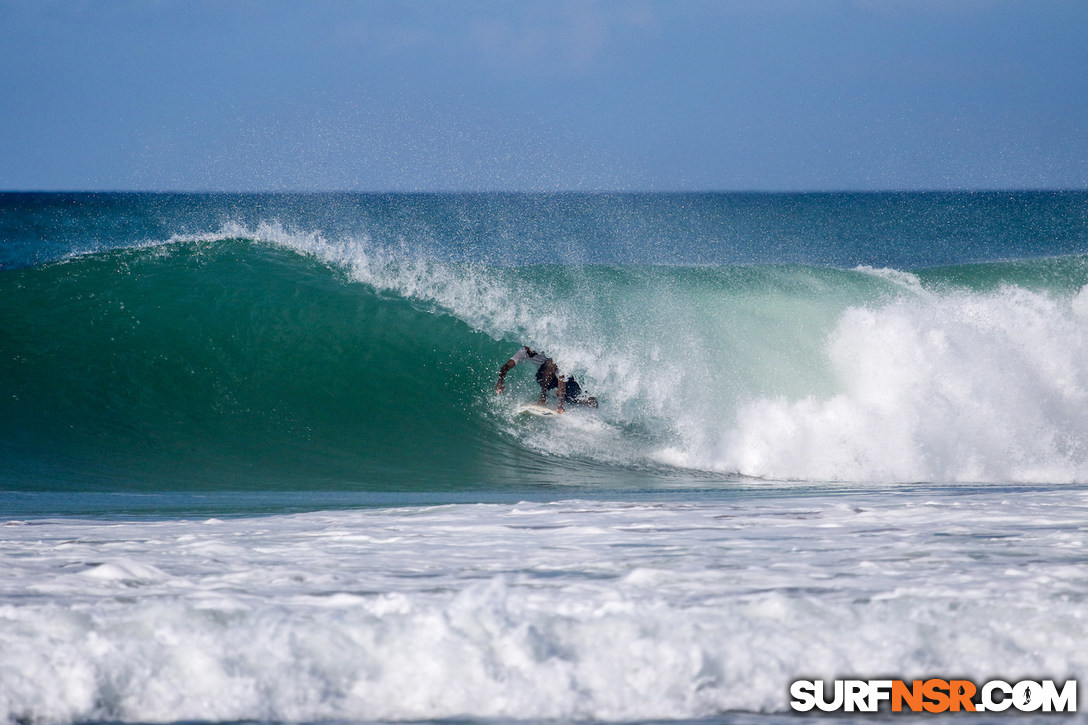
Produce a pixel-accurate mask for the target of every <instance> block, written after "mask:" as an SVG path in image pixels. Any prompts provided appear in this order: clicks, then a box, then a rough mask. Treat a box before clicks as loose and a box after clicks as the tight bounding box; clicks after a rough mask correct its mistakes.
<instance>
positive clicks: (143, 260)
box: [0, 234, 1088, 491]
mask: <svg viewBox="0 0 1088 725" xmlns="http://www.w3.org/2000/svg"><path fill="white" fill-rule="evenodd" d="M1086 270H1088V265H1086V264H1085V260H1084V258H1082V257H1068V258H1061V259H1044V260H1036V261H1021V262H1007V263H991V264H983V265H961V266H957V267H946V268H939V269H931V270H925V271H923V272H919V273H917V274H912V273H904V272H897V271H894V270H880V269H869V268H858V269H854V270H841V269H831V268H823V267H807V266H798V265H778V266H775V265H769V266H717V267H692V266H681V267H668V266H661V267H657V266H645V265H628V266H610V265H570V264H568V265H530V266H522V267H503V266H488V265H482V264H478V263H467V262H454V261H434V260H428V259H426V258H422V257H413V256H411V255H408V254H406V253H403V252H401V251H390V250H389V249H388V248H378V247H372V246H367V245H366V244H365V243H362V242H360V243H350V244H348V243H344V244H338V245H331V244H328V243H326V242H324V241H323V240H322V239H320V238H314V237H312V236H310V237H307V236H305V235H303V236H301V237H299V236H295V237H291V238H289V239H287V240H286V241H284V240H279V239H272V238H269V235H262V234H248V235H241V236H237V237H230V236H224V235H219V236H214V235H213V236H212V237H209V238H206V239H191V240H188V241H185V240H182V241H173V242H171V243H168V244H164V245H158V246H151V247H146V248H130V249H122V250H114V251H107V252H99V253H95V254H91V255H87V256H78V257H74V258H71V259H68V260H66V261H61V262H53V263H48V264H44V265H40V266H33V267H26V268H22V269H12V270H7V271H3V272H0V351H2V352H0V458H2V460H3V464H4V465H3V466H2V467H0V483H3V485H5V486H7V487H14V488H17V489H29V490H39V489H41V490H58V489H66V488H69V489H72V490H77V489H80V488H87V487H94V486H101V487H103V488H107V489H115V488H125V489H136V490H160V489H163V488H172V489H178V488H181V489H193V490H199V489H248V490H264V489H277V488H278V489H298V488H324V489H329V490H363V491H414V490H468V489H473V490H498V491H502V490H512V489H517V488H518V487H524V486H536V485H541V484H544V485H552V484H563V485H568V484H575V485H585V484H590V485H595V484H598V483H606V484H610V485H635V486H640V485H645V484H646V482H647V481H651V482H656V483H660V482H661V480H662V479H665V480H674V479H676V478H677V477H679V478H680V479H683V480H686V481H688V482H689V483H690V482H691V481H693V480H694V481H696V482H698V481H700V480H703V478H702V477H705V476H707V475H710V476H713V477H725V478H726V479H735V477H736V476H737V475H738V474H739V475H742V476H756V477H762V478H775V479H791V480H792V479H801V480H832V481H834V480H874V479H875V480H945V479H954V480H961V479H970V480H981V479H987V480H988V479H990V478H993V479H1004V478H1008V477H1013V478H1016V477H1021V478H1023V477H1025V476H1026V477H1027V480H1036V479H1035V478H1032V477H1033V476H1038V477H1039V479H1041V480H1052V479H1053V480H1080V478H1081V476H1082V473H1083V474H1084V475H1088V459H1086V460H1082V459H1085V455H1084V454H1082V453H1081V452H1080V451H1084V450H1088V445H1082V443H1084V444H1088V441H1081V440H1080V438H1078V437H1077V436H1076V435H1073V434H1070V433H1068V432H1066V431H1069V430H1072V429H1074V428H1076V426H1077V425H1079V423H1078V422H1077V421H1078V420H1079V419H1078V418H1077V415H1078V414H1077V413H1076V412H1075V411H1076V410H1079V408H1077V407H1076V406H1075V405H1074V403H1075V399H1077V395H1079V394H1080V393H1079V392H1078V391H1080V390H1082V389H1088V387H1086V386H1088V367H1086V366H1088V364H1085V363H1082V362H1078V360H1080V359H1081V357H1086V356H1080V355H1079V354H1078V353H1077V350H1079V349H1080V348H1079V347H1078V346H1080V345H1081V343H1082V342H1083V343H1084V344H1085V345H1088V335H1085V334H1084V333H1083V332H1082V329H1083V325H1082V324H1081V323H1080V319H1081V317H1082V316H1083V315H1084V314H1086V313H1088V300H1086V299H1084V294H1083V293H1081V289H1082V288H1083V287H1084V285H1085V284H1088V271H1086ZM1082 308H1084V309H1082ZM1081 338H1085V339H1084V340H1082V339H1081ZM1057 339H1060V340H1061V341H1062V346H1061V347H1057V348H1055V349H1054V350H1053V351H1050V352H1047V345H1050V344H1052V341H1053V340H1057ZM523 343H524V344H529V345H532V346H534V347H537V348H538V349H543V350H545V351H546V352H548V354H550V355H552V356H553V357H554V358H555V359H556V360H557V361H559V363H560V365H561V367H562V368H563V370H564V372H566V373H568V374H573V375H575V376H576V377H577V378H578V380H579V381H580V382H581V383H582V385H583V387H585V388H586V389H587V391H588V392H590V393H591V394H594V395H596V396H597V397H599V398H600V399H601V403H602V405H601V408H600V409H599V410H598V411H594V412H592V413H589V412H586V411H574V412H573V414H572V415H569V416H567V417H566V418H565V419H564V420H563V421H562V422H561V423H560V424H558V425H557V424H554V423H551V422H547V421H539V420H533V421H526V420H523V419H521V418H519V417H518V416H516V415H515V414H514V408H515V406H516V405H517V404H518V403H522V402H526V401H528V400H532V399H534V398H535V397H536V395H537V392H538V390H537V388H536V386H535V383H534V381H533V375H532V371H531V370H526V369H524V368H523V367H519V368H517V369H515V370H514V371H513V372H512V373H511V374H510V375H509V377H508V382H509V389H508V393H507V394H506V395H504V396H501V397H498V396H495V395H494V394H493V392H492V389H493V386H494V381H495V376H496V372H497V370H498V368H499V366H500V365H501V364H502V362H503V361H504V360H506V359H507V358H508V357H510V355H511V354H512V353H513V352H514V350H516V349H517V346H518V345H520V344H523ZM1025 349H1027V350H1028V351H1029V352H1032V354H1036V353H1037V354H1038V355H1041V356H1042V357H1040V358H1039V360H1035V359H1027V358H1025V354H1026V353H1025V352H1024V351H1025ZM980 350H981V351H983V352H984V353H985V355H984V356H983V357H981V358H980V357H979V351H980ZM1066 358H1068V360H1066ZM979 359H982V360H985V361H987V364H988V365H990V368H986V369H978V370H975V372H974V373H973V377H970V378H969V379H967V380H966V382H965V383H964V385H963V386H960V387H956V385H958V383H957V382H956V381H957V380H958V378H957V377H956V376H957V375H958V374H959V373H958V371H961V370H964V369H968V368H970V367H971V366H977V364H978V363H977V361H978V360H979ZM1062 361H1066V362H1062ZM1062 366H1064V367H1062ZM991 368H992V369H991ZM1052 368H1053V369H1052ZM1054 370H1058V371H1059V373H1060V374H1062V375H1065V376H1066V377H1067V378H1068V379H1067V380H1066V379H1063V380H1062V381H1059V382H1061V385H1064V387H1061V386H1059V388H1057V389H1056V391H1055V390H1051V389H1050V388H1048V387H1047V386H1048V385H1051V383H1052V382H1053V381H1054V380H1055V378H1054V376H1055V375H1056V374H1058V373H1055V372H1054ZM1063 371H1064V372H1063ZM882 376H883V377H882ZM1082 378H1083V379H1082ZM991 380H992V381H993V385H992V389H989V388H986V387H985V386H986V385H989V384H990V382H989V381H991ZM920 381H921V382H920ZM1055 384H1056V383H1055ZM964 386H966V387H964ZM971 387H973V388H974V389H972V390H967V388H971ZM1010 391H1012V392H1013V393H1017V395H1018V396H1019V397H1016V396H1014V395H1011V393H1010ZM961 393H962V395H961ZM1048 396H1049V397H1048ZM961 398H962V399H961ZM1035 400H1047V401H1050V402H1049V403H1047V404H1046V405H1045V406H1043V407H1040V408H1039V409H1037V410H1036V409H1035V408H1036V407H1038V406H1035V403H1033V402H1032V401H1035ZM1054 400H1059V403H1053V401H1054ZM949 401H952V402H951V403H950V402H949ZM553 404H554V403H553ZM1040 405H1042V404H1040ZM949 406H951V407H949ZM957 406H958V407H957ZM1033 406H1035V407H1033ZM1047 406H1049V407H1047ZM976 408H978V409H985V410H988V411H990V413H987V415H988V416H989V417H985V416H984V417H985V419H986V420H992V419H994V417H995V416H996V417H997V418H998V419H1006V418H1007V419H1009V420H1019V419H1023V425H1024V426H1028V427H1027V428H1024V429H1023V430H1021V429H1019V428H1016V427H1015V426H1013V427H1012V428H1010V429H1009V430H1008V431H999V433H1000V435H997V434H996V433H995V437H994V438H993V440H989V439H987V440H981V441H980V440H976V439H977V438H979V436H978V435H977V430H976V429H977V426H976V425H975V424H974V423H970V421H973V420H975V417H977V416H976V413H977V412H978V411H977V410H976ZM995 411H996V412H995ZM1071 411H1073V412H1071ZM886 420H890V421H892V422H894V423H895V424H896V425H897V426H900V427H903V428H904V429H905V430H907V431H908V432H907V434H905V435H906V436H907V437H905V438H903V440H901V441H899V444H901V446H902V448H903V452H902V454H901V455H898V456H897V457H888V460H889V461H891V462H890V463H888V464H887V466H885V467H880V466H884V464H885V463H887V461H883V459H881V455H883V452H884V451H885V450H886V444H887V439H888V438H889V437H893V436H894V435H898V434H896V433H894V432H887V433H886V434H878V433H877V432H874V433H872V435H869V433H868V432H869V431H877V430H878V429H879V426H880V425H881V424H882V422H883V421H886ZM931 421H937V422H936V423H932V425H931ZM971 426H974V427H971ZM889 430H890V429H889ZM896 430H898V428H896ZM1038 431H1043V433H1042V434H1039V433H1038ZM825 435H827V436H830V438H828V439H827V440H825V439H824V437H823V436H825ZM880 435H883V436H884V437H883V438H881V437H880ZM1040 436H1044V437H1040ZM1046 436H1049V437H1046ZM983 437H984V436H983ZM961 439H962V440H961ZM949 441H960V442H959V443H958V444H957V445H959V446H960V447H959V448H955V447H951V448H949V447H948V445H946V444H948V442H949ZM946 448H947V450H946ZM840 449H841V450H840ZM1001 451H1007V452H1008V453H1007V454H1005V453H1001ZM1002 455H1007V456H1008V457H1009V458H1008V461H1009V462H1008V465H1007V466H1004V464H1001V465H998V466H996V467H993V468H992V470H991V469H985V468H982V469H978V468H962V469H961V467H958V466H959V464H960V463H961V462H963V461H971V460H974V459H975V458H977V459H980V460H983V461H985V460H990V459H999V460H1004V459H1002V458H1001V456H1002ZM972 457H974V458H972ZM870 459H871V460H870ZM880 461H882V462H880ZM933 461H936V462H937V464H934V465H932V467H930V468H927V467H926V466H928V465H930V464H931V463H932V462H933ZM1018 461H1021V462H1022V461H1027V462H1028V463H1030V464H1031V467H1030V468H1025V469H1024V470H1025V471H1027V473H1020V472H1019V471H1020V468H1017V465H1019V464H1018V463H1017V462H1018ZM876 462H880V466H878V465H877V463H876ZM897 466H898V467H897ZM1002 466H1004V467H1002ZM1039 471H1042V473H1038V472H1039ZM973 477H975V478H973Z"/></svg>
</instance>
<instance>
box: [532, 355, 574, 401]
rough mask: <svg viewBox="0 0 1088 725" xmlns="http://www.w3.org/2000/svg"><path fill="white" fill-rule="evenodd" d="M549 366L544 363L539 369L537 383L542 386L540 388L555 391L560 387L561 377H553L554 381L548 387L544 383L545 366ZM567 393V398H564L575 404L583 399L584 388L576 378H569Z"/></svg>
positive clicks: (549, 382) (550, 381)
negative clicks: (579, 399)
mask: <svg viewBox="0 0 1088 725" xmlns="http://www.w3.org/2000/svg"><path fill="white" fill-rule="evenodd" d="M547 364H548V363H543V364H542V365H541V366H540V367H539V368H537V371H536V382H537V384H539V385H540V387H542V388H544V389H545V390H555V389H556V388H558V387H559V376H558V375H552V379H551V380H549V381H548V383H547V384H546V385H545V383H544V365H547ZM566 392H567V394H566V395H565V396H563V397H564V398H565V399H566V400H567V401H569V402H571V403H573V402H575V401H576V400H577V399H578V398H580V397H582V386H581V385H579V384H578V381H577V380H575V379H574V378H567V391H566Z"/></svg>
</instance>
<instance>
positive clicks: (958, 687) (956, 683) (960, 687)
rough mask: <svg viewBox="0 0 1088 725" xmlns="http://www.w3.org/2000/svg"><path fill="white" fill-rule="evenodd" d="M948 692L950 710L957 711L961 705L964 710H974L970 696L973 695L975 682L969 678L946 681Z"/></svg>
mask: <svg viewBox="0 0 1088 725" xmlns="http://www.w3.org/2000/svg"><path fill="white" fill-rule="evenodd" d="M948 692H949V694H950V695H951V698H950V699H951V709H952V712H959V711H960V707H961V706H962V707H963V709H964V711H965V712H974V711H975V703H973V702H971V698H972V697H974V696H975V683H973V682H971V681H970V680H952V681H951V682H949V683H948Z"/></svg>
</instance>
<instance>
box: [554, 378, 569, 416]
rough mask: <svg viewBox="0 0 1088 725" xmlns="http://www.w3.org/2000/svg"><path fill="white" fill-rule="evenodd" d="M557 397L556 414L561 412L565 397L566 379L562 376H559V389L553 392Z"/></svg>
mask: <svg viewBox="0 0 1088 725" xmlns="http://www.w3.org/2000/svg"><path fill="white" fill-rule="evenodd" d="M555 392H556V394H558V395H559V407H558V408H557V409H556V412H557V413H562V412H563V401H564V400H565V399H566V396H567V379H566V378H565V377H563V376H562V375H560V376H559V389H558V390H556V391H555Z"/></svg>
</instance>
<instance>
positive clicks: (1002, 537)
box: [0, 488, 1088, 722]
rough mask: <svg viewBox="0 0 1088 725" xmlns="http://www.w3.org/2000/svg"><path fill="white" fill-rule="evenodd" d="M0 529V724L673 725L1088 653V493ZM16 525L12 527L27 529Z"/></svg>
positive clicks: (1055, 673)
mask: <svg viewBox="0 0 1088 725" xmlns="http://www.w3.org/2000/svg"><path fill="white" fill-rule="evenodd" d="M951 493H952V492H948V491H941V490H932V491H921V492H910V491H905V490H901V491H887V492H883V493H879V492H873V493H867V494H866V493H855V494H852V495H849V496H845V495H844V496H821V497H815V496H811V495H790V494H784V495H782V496H778V497H769V498H757V499H747V500H737V501H732V502H730V501H728V500H717V501H698V500H695V499H691V500H686V501H684V500H677V501H671V502H665V501H662V502H656V503H655V502H644V503H635V502H626V503H610V502H592V501H560V502H555V503H544V504H541V503H537V504H531V503H524V504H518V505H485V504H479V505H456V506H438V507H427V508H400V509H378V510H362V511H343V512H327V513H311V514H301V515H292V516H271V517H262V518H237V519H223V520H219V519H208V520H202V521H200V520H194V521H178V520H168V521H145V522H140V521H133V522H120V521H112V522H111V521H97V522H96V521H79V520H29V521H24V522H10V524H9V525H7V526H5V527H4V528H3V529H2V531H3V534H4V536H3V537H2V543H0V567H2V568H3V570H4V571H5V572H6V576H5V577H4V579H3V580H2V582H0V602H2V604H0V651H2V652H3V653H4V657H3V658H2V659H0V720H5V719H6V720H7V721H10V722H16V721H28V720H31V721H38V722H70V721H80V720H121V721H144V722H151V721H176V720H219V721H223V720H241V719H259V720H290V721H305V720H318V719H349V720H385V719H394V720H414V719H434V718H453V717H486V718H515V719H535V718H559V719H587V720H634V719H639V720H645V719H652V718H670V719H686V718H699V717H709V716H714V715H720V714H722V713H725V712H734V711H740V712H754V713H784V712H787V711H788V698H787V691H788V685H789V683H790V682H791V681H793V680H794V679H797V678H798V677H801V676H805V677H824V678H827V679H833V678H835V677H842V676H847V675H858V674H863V675H871V676H883V675H889V674H894V675H897V676H903V677H905V678H908V679H909V678H911V677H926V676H933V675H937V674H948V673H955V674H957V675H970V676H972V677H974V678H975V679H976V680H979V679H985V678H988V677H992V676H998V675H1000V676H1002V677H1004V678H1006V679H1010V680H1015V679H1016V678H1021V677H1024V678H1026V677H1034V678H1038V677H1042V676H1052V677H1054V678H1056V679H1065V678H1068V677H1071V676H1075V675H1077V674H1078V673H1083V672H1084V671H1085V668H1086V666H1088V659H1086V655H1085V651H1084V648H1083V646H1082V645H1083V643H1084V641H1086V638H1088V615H1086V614H1085V611H1084V607H1083V603H1084V601H1085V599H1086V598H1088V576H1086V575H1085V571H1086V570H1088V569H1086V567H1085V556H1084V553H1083V552H1084V545H1085V543H1086V537H1088V528H1086V525H1085V523H1084V522H1085V521H1086V520H1088V517H1086V514H1088V495H1086V494H1085V492H1084V491H1082V490H1079V489H1069V488H1067V489H1065V490H1060V489H1052V490H1034V491H1024V490H1005V491H1002V492H991V493H979V492H962V493H961V494H960V495H951ZM20 524H21V525H20Z"/></svg>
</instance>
